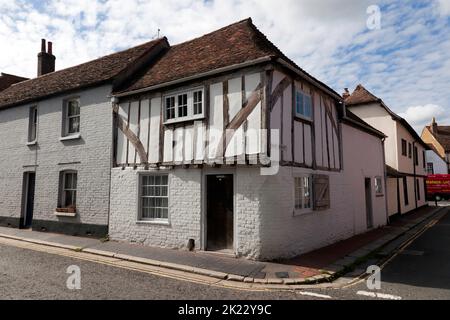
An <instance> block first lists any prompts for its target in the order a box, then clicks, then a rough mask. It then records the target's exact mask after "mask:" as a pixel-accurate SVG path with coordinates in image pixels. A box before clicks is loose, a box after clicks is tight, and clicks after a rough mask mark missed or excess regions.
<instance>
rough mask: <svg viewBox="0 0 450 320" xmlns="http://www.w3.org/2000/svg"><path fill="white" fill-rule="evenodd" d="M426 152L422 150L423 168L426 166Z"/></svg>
mask: <svg viewBox="0 0 450 320" xmlns="http://www.w3.org/2000/svg"><path fill="white" fill-rule="evenodd" d="M426 158H427V154H426V152H425V151H422V161H423V162H422V164H423V168H424V169H425V168H426V166H427V159H426Z"/></svg>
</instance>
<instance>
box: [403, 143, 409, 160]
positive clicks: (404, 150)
mask: <svg viewBox="0 0 450 320" xmlns="http://www.w3.org/2000/svg"><path fill="white" fill-rule="evenodd" d="M402 156H404V157H407V156H408V142H407V141H406V140H405V139H402Z"/></svg>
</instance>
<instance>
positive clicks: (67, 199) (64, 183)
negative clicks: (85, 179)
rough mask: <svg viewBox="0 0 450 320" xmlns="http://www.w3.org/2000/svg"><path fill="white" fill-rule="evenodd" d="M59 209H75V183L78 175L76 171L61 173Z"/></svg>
mask: <svg viewBox="0 0 450 320" xmlns="http://www.w3.org/2000/svg"><path fill="white" fill-rule="evenodd" d="M60 181H61V182H60V183H61V193H60V201H59V202H60V207H61V208H76V206H77V183H78V174H77V172H76V171H63V172H61V179H60Z"/></svg>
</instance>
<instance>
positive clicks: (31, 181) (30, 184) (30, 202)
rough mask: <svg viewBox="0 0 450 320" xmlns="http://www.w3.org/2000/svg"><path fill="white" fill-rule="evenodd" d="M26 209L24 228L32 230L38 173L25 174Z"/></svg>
mask: <svg viewBox="0 0 450 320" xmlns="http://www.w3.org/2000/svg"><path fill="white" fill-rule="evenodd" d="M23 180H24V188H23V192H24V201H25V202H24V208H23V217H22V219H21V220H22V223H21V224H22V225H21V227H22V228H30V227H31V225H32V223H33V208H34V191H35V185H36V173H34V172H26V173H25V174H24V179H23Z"/></svg>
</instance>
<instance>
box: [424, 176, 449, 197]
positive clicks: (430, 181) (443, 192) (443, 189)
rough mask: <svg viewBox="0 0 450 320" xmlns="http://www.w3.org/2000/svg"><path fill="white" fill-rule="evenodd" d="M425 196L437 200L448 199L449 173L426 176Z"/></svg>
mask: <svg viewBox="0 0 450 320" xmlns="http://www.w3.org/2000/svg"><path fill="white" fill-rule="evenodd" d="M427 198H428V199H429V200H437V201H440V200H442V199H450V174H434V175H430V176H428V177H427Z"/></svg>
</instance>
